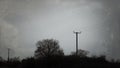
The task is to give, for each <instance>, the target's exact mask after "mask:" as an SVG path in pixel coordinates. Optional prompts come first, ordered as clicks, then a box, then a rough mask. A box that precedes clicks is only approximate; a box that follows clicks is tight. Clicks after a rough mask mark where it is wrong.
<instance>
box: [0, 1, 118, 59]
mask: <svg viewBox="0 0 120 68" xmlns="http://www.w3.org/2000/svg"><path fill="white" fill-rule="evenodd" d="M119 18H120V1H119V0H0V56H2V57H4V58H6V57H7V48H10V49H11V51H10V52H11V53H10V54H11V57H15V56H20V57H21V58H25V57H28V56H33V55H34V51H35V49H36V45H35V44H36V42H37V41H38V40H42V39H47V38H50V39H51V38H53V39H57V40H59V43H60V46H61V48H63V50H64V52H65V54H70V52H71V51H75V34H73V30H75V31H82V33H81V34H80V35H79V49H84V50H88V51H90V54H91V55H100V54H106V55H107V57H108V58H115V59H120V53H119V52H120V30H119V29H120V19H119Z"/></svg>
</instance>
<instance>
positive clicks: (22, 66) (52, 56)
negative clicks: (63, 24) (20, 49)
mask: <svg viewBox="0 0 120 68" xmlns="http://www.w3.org/2000/svg"><path fill="white" fill-rule="evenodd" d="M36 46H37V49H36V50H35V55H34V56H33V57H30V58H25V59H22V60H20V59H19V57H15V58H10V59H9V60H7V61H6V60H3V59H2V58H0V68H90V67H91V68H120V62H119V61H114V60H111V61H107V60H106V56H104V55H102V56H92V57H88V56H87V55H88V53H89V52H88V51H86V50H82V49H79V50H78V51H77V52H71V54H70V55H68V56H66V55H64V52H63V50H62V49H61V48H60V46H59V43H58V41H57V40H54V39H45V40H42V41H38V42H37V44H36Z"/></svg>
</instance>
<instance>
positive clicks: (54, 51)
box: [35, 39, 64, 58]
mask: <svg viewBox="0 0 120 68" xmlns="http://www.w3.org/2000/svg"><path fill="white" fill-rule="evenodd" d="M36 46H37V50H36V51H35V57H36V58H39V57H49V56H56V55H57V56H61V55H64V53H63V50H62V49H61V48H60V46H59V43H58V41H57V40H53V39H44V40H42V41H38V42H37V44H36Z"/></svg>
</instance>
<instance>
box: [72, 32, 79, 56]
mask: <svg viewBox="0 0 120 68" xmlns="http://www.w3.org/2000/svg"><path fill="white" fill-rule="evenodd" d="M73 33H75V34H76V55H78V34H81V32H75V31H73Z"/></svg>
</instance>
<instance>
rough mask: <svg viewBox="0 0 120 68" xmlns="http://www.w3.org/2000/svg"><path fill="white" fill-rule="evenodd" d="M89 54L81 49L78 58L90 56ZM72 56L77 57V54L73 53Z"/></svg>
mask: <svg viewBox="0 0 120 68" xmlns="http://www.w3.org/2000/svg"><path fill="white" fill-rule="evenodd" d="M88 53H89V52H88V51H85V50H82V49H79V50H78V53H77V56H80V57H87V54H88ZM71 55H76V52H71Z"/></svg>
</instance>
